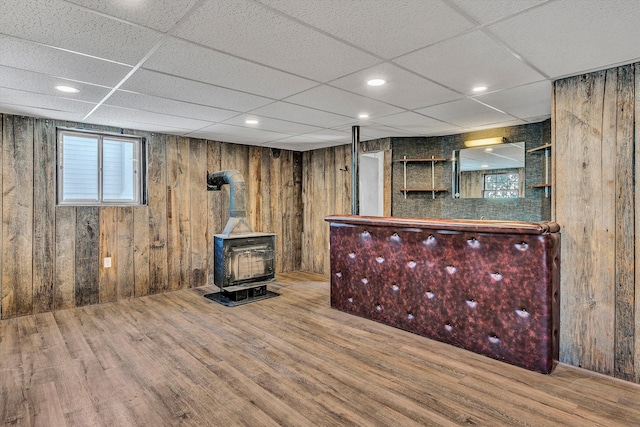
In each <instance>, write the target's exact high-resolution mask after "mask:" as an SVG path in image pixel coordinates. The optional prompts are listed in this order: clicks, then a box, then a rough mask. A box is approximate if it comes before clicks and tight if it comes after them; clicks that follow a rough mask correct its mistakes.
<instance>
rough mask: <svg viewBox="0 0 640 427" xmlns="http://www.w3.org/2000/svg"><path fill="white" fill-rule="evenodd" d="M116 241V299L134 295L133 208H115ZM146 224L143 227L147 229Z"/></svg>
mask: <svg viewBox="0 0 640 427" xmlns="http://www.w3.org/2000/svg"><path fill="white" fill-rule="evenodd" d="M116 213H117V218H116V220H117V241H116V263H115V267H116V275H117V280H116V283H117V289H116V290H117V292H116V295H117V299H118V300H121V299H125V298H132V297H134V296H135V270H134V250H135V244H134V241H135V239H134V230H133V224H134V219H133V208H132V207H130V206H127V207H121V208H118V210H117V212H116ZM147 227H148V225H145V226H144V228H145V229H147Z"/></svg>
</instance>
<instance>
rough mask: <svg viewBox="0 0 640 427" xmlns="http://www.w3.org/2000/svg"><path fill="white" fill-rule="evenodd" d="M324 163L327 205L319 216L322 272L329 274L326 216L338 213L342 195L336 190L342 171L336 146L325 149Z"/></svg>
mask: <svg viewBox="0 0 640 427" xmlns="http://www.w3.org/2000/svg"><path fill="white" fill-rule="evenodd" d="M324 164H325V179H324V181H325V185H326V188H327V191H326V192H325V194H326V196H325V205H324V212H323V213H324V214H323V215H322V218H319V221H322V223H319V224H318V225H319V226H320V228H321V230H322V248H323V249H322V250H323V252H324V254H323V260H324V265H323V267H322V274H325V275H329V272H330V271H331V266H330V256H329V255H330V254H329V224H328V223H327V222H325V221H324V216H326V215H333V214H335V213H336V198H337V197H341V195H340V194H339V192H338V191H336V174H337V173H339V172H340V171H339V170H338V169H339V168H338V167H336V148H335V147H331V148H326V149H325V150H324Z"/></svg>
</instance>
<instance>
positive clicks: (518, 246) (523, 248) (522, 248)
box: [515, 242, 529, 252]
mask: <svg viewBox="0 0 640 427" xmlns="http://www.w3.org/2000/svg"><path fill="white" fill-rule="evenodd" d="M515 247H516V249H517V250H519V251H522V252H524V251H526V250H527V249H529V245H528V244H527V242H522V243H516V244H515Z"/></svg>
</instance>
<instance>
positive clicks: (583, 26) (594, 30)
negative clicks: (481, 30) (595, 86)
mask: <svg viewBox="0 0 640 427" xmlns="http://www.w3.org/2000/svg"><path fill="white" fill-rule="evenodd" d="M638 22H640V6H639V4H638V1H637V0H615V1H602V0H566V1H556V2H549V3H548V4H545V5H544V6H542V7H538V8H535V9H533V10H531V11H528V12H526V13H523V14H522V15H518V16H516V17H514V18H511V19H508V20H506V21H503V22H499V23H497V24H495V25H491V26H489V27H488V30H489V31H491V32H493V33H494V34H496V35H497V36H498V37H500V38H501V39H502V40H504V41H505V42H506V43H507V44H508V45H509V46H510V47H511V48H513V49H514V50H515V51H516V52H517V53H519V54H520V55H522V56H523V57H524V58H525V59H526V60H528V61H530V62H531V63H533V64H534V65H535V66H537V67H538V68H540V69H541V70H542V71H544V72H545V73H546V74H547V75H549V77H551V78H552V79H555V78H558V77H563V76H568V75H576V74H580V73H582V72H586V71H592V70H596V69H604V68H608V67H609V66H611V65H615V64H619V63H626V62H633V61H637V60H638V59H640V43H638V42H637V41H638V40H640V25H638Z"/></svg>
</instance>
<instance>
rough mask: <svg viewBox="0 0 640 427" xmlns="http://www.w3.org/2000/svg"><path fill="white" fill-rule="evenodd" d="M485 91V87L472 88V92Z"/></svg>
mask: <svg viewBox="0 0 640 427" xmlns="http://www.w3.org/2000/svg"><path fill="white" fill-rule="evenodd" d="M485 90H487V87H486V86H476V87H474V88H473V91H474V92H484V91H485Z"/></svg>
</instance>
